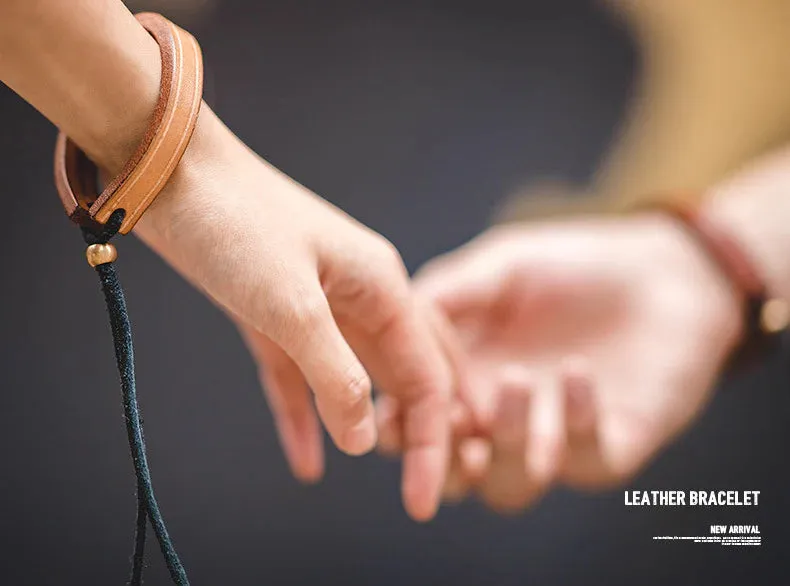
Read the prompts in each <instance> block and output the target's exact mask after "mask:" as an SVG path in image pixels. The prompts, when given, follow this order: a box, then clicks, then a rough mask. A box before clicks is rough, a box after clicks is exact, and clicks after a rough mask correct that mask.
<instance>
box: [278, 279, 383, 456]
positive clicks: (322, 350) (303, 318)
mask: <svg viewBox="0 0 790 586" xmlns="http://www.w3.org/2000/svg"><path fill="white" fill-rule="evenodd" d="M272 301H273V303H276V300H272ZM273 315H274V316H275V319H276V321H277V323H276V324H275V327H273V328H272V329H273V331H274V332H275V333H274V335H272V339H273V341H274V342H276V343H277V344H278V345H279V346H280V347H281V348H282V349H283V350H284V351H285V352H286V353H287V354H288V356H289V357H290V358H291V359H292V360H293V362H294V363H296V365H297V366H298V368H299V370H301V372H302V374H303V375H304V377H305V379H306V381H307V383H308V385H309V386H310V388H312V390H313V393H314V394H315V403H316V406H317V408H318V411H319V413H320V415H321V419H322V421H323V422H324V425H326V428H327V431H328V432H329V434H330V435H331V436H332V439H333V440H334V442H335V445H337V447H338V448H339V449H341V450H343V451H344V452H346V453H348V454H352V455H359V454H364V453H366V452H368V451H370V450H371V449H372V448H373V447H374V446H375V444H376V423H375V419H374V412H373V402H372V400H371V396H370V391H371V383H370V379H369V377H368V375H367V372H366V371H365V369H364V368H363V366H362V364H361V363H360V361H359V360H358V359H357V357H356V355H355V354H354V352H353V351H352V350H351V347H350V346H349V345H348V343H347V342H346V340H345V338H344V337H343V335H342V334H341V333H340V330H339V329H338V326H337V323H336V322H335V319H334V317H333V315H332V312H331V311H330V308H329V303H328V302H327V300H326V298H325V297H324V295H323V292H322V291H321V289H320V286H319V284H318V283H315V284H314V285H313V286H307V287H305V288H304V291H303V293H302V294H301V295H300V298H299V300H298V302H293V301H292V300H291V302H290V303H287V304H285V305H280V308H279V309H275V310H274V311H273Z"/></svg>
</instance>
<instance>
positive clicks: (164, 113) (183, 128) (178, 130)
mask: <svg viewBox="0 0 790 586" xmlns="http://www.w3.org/2000/svg"><path fill="white" fill-rule="evenodd" d="M136 18H137V20H138V21H139V22H140V24H142V25H143V27H145V29H146V30H147V31H148V32H149V33H150V34H151V36H152V37H153V38H154V39H155V40H156V42H157V43H158V45H159V49H160V53H161V56H162V77H161V86H160V91H159V99H158V101H157V104H156V107H155V109H154V114H153V116H152V118H151V121H150V122H149V124H148V128H147V130H146V132H145V135H144V136H143V139H142V141H141V142H140V144H139V146H138V147H137V150H136V151H135V152H134V154H133V155H132V157H131V158H130V159H129V160H128V161H127V163H126V165H125V166H124V168H123V169H122V170H121V172H120V174H118V176H117V177H115V178H114V179H113V180H112V181H110V182H109V183H108V184H107V186H106V187H105V188H104V190H103V191H102V192H101V194H99V193H98V170H97V168H96V165H95V164H94V163H93V162H92V161H91V160H90V159H88V157H87V156H86V155H85V153H83V152H82V151H81V150H80V149H79V148H78V147H77V145H75V144H74V143H73V142H72V141H71V140H70V139H69V138H68V137H67V136H66V135H65V134H64V133H63V132H61V133H59V135H58V139H57V143H56V146H55V185H56V187H57V190H58V194H59V195H60V199H61V202H62V203H63V207H64V208H65V210H66V214H67V215H68V216H69V218H71V219H72V220H73V221H75V222H77V223H78V224H80V225H81V226H83V227H88V228H92V229H94V230H95V229H98V228H99V226H100V225H103V224H105V223H106V222H107V221H108V220H109V218H110V216H111V215H112V214H113V212H115V211H116V210H124V212H125V214H124V218H123V222H122V223H121V227H120V229H119V230H118V231H119V232H120V233H121V234H127V233H128V232H129V231H130V230H131V229H132V228H133V227H134V225H135V223H136V222H137V221H138V220H139V219H140V216H142V214H143V213H144V212H145V210H146V209H148V206H150V205H151V203H152V202H153V201H154V199H155V198H156V196H157V195H158V194H159V192H160V191H161V190H162V189H163V188H164V186H165V184H166V183H167V181H168V179H169V178H170V176H171V175H172V173H173V171H174V170H175V168H176V166H177V165H178V163H179V161H180V160H181V157H182V156H183V154H184V151H185V150H186V148H187V145H188V144H189V141H190V139H191V137H192V133H193V131H194V129H195V124H196V122H197V117H198V113H199V111H200V105H201V102H202V91H203V60H202V55H201V52H200V47H199V45H198V43H197V41H196V40H195V38H194V37H193V36H192V35H190V34H189V33H188V32H186V31H185V30H183V29H181V28H179V27H178V26H176V25H175V24H173V23H172V22H170V21H169V20H167V19H166V18H164V17H163V16H161V15H159V14H154V13H150V12H144V13H140V14H138V15H137V16H136Z"/></svg>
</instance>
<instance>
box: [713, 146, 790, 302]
mask: <svg viewBox="0 0 790 586" xmlns="http://www.w3.org/2000/svg"><path fill="white" fill-rule="evenodd" d="M709 195H710V197H709V199H708V200H706V202H705V203H704V211H705V213H706V214H708V215H709V216H711V217H712V218H714V219H715V220H716V221H717V222H718V223H720V224H722V225H725V226H728V227H729V229H730V231H731V233H732V234H733V235H735V236H736V237H737V238H738V239H739V240H740V241H741V243H742V244H743V245H744V246H745V248H746V251H747V252H748V253H749V254H750V255H751V256H752V260H753V262H754V263H755V264H756V266H757V267H758V268H759V269H760V271H761V273H762V275H763V278H764V279H765V280H766V283H767V285H768V287H769V289H770V292H771V293H772V294H773V295H774V296H779V297H781V298H783V299H785V300H787V301H789V302H790V146H789V147H786V148H784V149H783V150H781V151H778V152H777V153H776V154H773V155H770V156H768V157H766V158H764V159H763V160H761V161H760V162H758V163H757V164H756V165H754V166H752V167H750V168H749V169H748V170H746V171H745V172H743V173H739V174H738V175H736V176H735V177H734V178H733V179H731V180H728V181H726V182H724V183H722V184H721V185H720V186H719V187H716V188H714V189H713V190H712V192H711V193H710V194H709Z"/></svg>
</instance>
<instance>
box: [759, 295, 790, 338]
mask: <svg viewBox="0 0 790 586" xmlns="http://www.w3.org/2000/svg"><path fill="white" fill-rule="evenodd" d="M789 324H790V307H788V305H787V302H786V301H785V300H784V299H769V300H768V301H766V302H765V305H763V309H762V312H760V327H761V328H762V329H763V331H764V332H767V333H769V334H776V333H777V332H781V331H782V330H784V329H785V328H786V327H787V326H788V325H789Z"/></svg>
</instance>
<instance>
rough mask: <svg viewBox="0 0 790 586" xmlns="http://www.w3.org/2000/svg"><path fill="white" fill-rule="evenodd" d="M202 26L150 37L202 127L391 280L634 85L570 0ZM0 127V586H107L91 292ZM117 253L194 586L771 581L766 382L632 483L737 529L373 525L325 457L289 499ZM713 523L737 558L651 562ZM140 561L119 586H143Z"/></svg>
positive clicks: (282, 468)
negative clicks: (391, 248)
mask: <svg viewBox="0 0 790 586" xmlns="http://www.w3.org/2000/svg"><path fill="white" fill-rule="evenodd" d="M139 4H140V5H142V6H145V7H151V6H153V7H154V8H156V4H155V3H148V4H146V3H143V2H140V3H139ZM176 4H178V3H176ZM182 8H183V7H182ZM206 9H207V10H208V12H206V13H205V14H204V16H203V18H199V19H196V20H194V21H184V20H183V19H182V20H179V18H181V17H179V13H178V11H174V12H173V14H170V16H172V17H174V18H175V19H176V20H179V22H182V23H185V24H187V25H188V26H189V27H190V28H191V30H192V31H193V32H194V33H195V34H196V36H197V37H198V39H199V40H200V42H201V44H202V46H203V50H204V54H205V59H206V67H207V82H208V83H207V98H208V100H209V102H210V103H211V105H212V106H213V107H214V108H215V109H216V110H217V112H218V113H219V115H220V116H221V117H222V118H223V119H224V120H225V122H226V123H227V124H228V125H229V126H230V127H231V129H233V130H234V131H235V132H236V133H237V134H239V135H240V137H241V138H242V139H243V140H245V141H246V142H247V143H248V144H249V145H250V146H251V147H252V148H253V149H255V150H256V151H257V152H259V153H260V154H261V155H263V156H264V157H265V158H267V159H268V160H269V161H271V162H272V163H274V164H275V165H277V166H279V167H280V168H282V169H283V170H284V171H286V172H287V173H289V174H291V175H293V176H294V177H296V178H298V179H299V180H300V181H301V182H302V183H304V184H306V185H307V186H309V187H310V188H312V189H313V190H315V191H317V192H318V193H319V194H321V195H323V196H324V197H326V198H327V199H329V200H331V201H332V202H334V203H335V204H337V205H339V206H340V207H342V208H343V209H345V210H346V211H348V212H349V213H351V214H352V215H354V216H356V217H357V218H359V219H360V220H361V221H363V222H365V223H367V224H368V225H370V226H371V227H373V228H374V229H376V230H378V231H380V232H382V233H383V234H384V235H386V236H387V237H388V238H390V239H391V240H392V241H393V242H394V243H395V244H396V245H397V246H398V247H399V248H400V250H401V252H402V254H403V256H404V258H405V260H406V263H407V264H408V266H409V268H410V269H412V270H414V269H416V268H417V267H418V266H419V265H420V264H421V263H423V262H424V261H426V260H427V259H429V258H430V257H432V256H433V255H436V254H438V253H441V252H443V251H446V250H449V249H451V248H453V247H455V246H457V245H459V244H461V243H463V242H464V241H466V240H468V239H469V238H471V237H472V236H474V235H475V234H476V233H478V232H479V231H481V230H482V229H484V228H485V226H486V225H487V222H488V220H489V217H490V214H491V212H492V209H493V207H494V205H495V204H496V203H497V202H498V201H500V200H501V199H502V198H504V197H505V196H507V195H509V194H510V193H512V192H514V191H515V190H517V189H519V187H520V186H521V185H523V184H525V183H527V182H530V181H532V180H534V179H536V178H540V177H559V178H565V179H569V180H572V181H579V182H583V181H585V180H586V179H587V177H588V176H589V175H590V173H591V172H592V171H593V170H594V168H595V166H596V164H597V163H598V160H599V158H600V157H601V156H602V154H603V152H604V151H605V149H606V147H607V145H608V144H609V142H610V141H611V138H612V135H613V132H614V130H615V128H616V127H617V124H618V121H619V120H620V117H621V116H622V113H623V108H624V106H625V104H626V101H627V99H628V97H629V88H630V87H631V84H632V83H633V79H634V75H635V73H636V68H637V66H638V63H637V59H636V58H635V53H634V48H633V45H632V42H631V41H630V39H629V38H628V35H627V34H626V32H625V31H624V30H623V29H622V28H621V27H620V26H619V25H618V24H617V23H616V22H615V21H613V20H612V19H611V18H610V17H609V15H608V14H607V13H606V12H605V11H604V10H602V8H601V7H600V6H598V5H597V4H596V3H594V2H590V1H586V0H540V1H538V0H524V1H521V2H516V1H505V0H488V1H487V2H466V1H460V0H456V1H453V2H451V1H442V2H427V1H425V2H411V1H405V0H402V1H389V2H379V1H368V2H351V1H346V0H331V1H327V0H323V1H320V0H315V1H309V2H308V1H300V2H291V1H287V0H280V1H260V2H247V1H244V0H215V2H213V4H211V5H206ZM164 12H165V14H166V15H167V14H168V13H167V10H164ZM184 18H186V17H184ZM0 122H2V126H1V127H0V128H2V130H0V161H1V162H0V186H2V191H3V201H4V205H5V206H6V208H5V209H6V213H5V214H4V217H5V220H6V222H5V225H4V229H3V230H2V233H1V234H2V235H1V236H0V238H2V242H3V251H4V254H3V255H2V257H0V258H1V259H2V260H1V261H0V262H1V263H2V265H0V274H1V275H2V284H3V287H2V303H0V319H1V320H2V324H3V325H2V334H1V335H2V353H1V354H0V387H1V388H2V393H0V422H1V423H2V425H0V460H1V461H2V464H3V471H2V474H0V519H2V525H0V527H2V529H1V531H2V547H0V583H1V584H9V585H18V584H19V585H21V584H25V585H28V584H29V585H40V586H45V585H50V584H51V585H55V584H58V585H63V584H68V585H71V584H84V585H94V584H97V585H105V584H106V585H111V584H123V583H124V581H125V579H126V578H127V569H128V557H129V555H130V553H131V547H132V541H131V538H132V529H133V524H134V478H133V474H132V467H131V463H130V459H129V456H128V451H127V444H126V437H125V431H124V426H123V420H122V413H121V405H120V396H119V390H118V385H117V375H116V372H115V367H114V358H113V350H112V343H111V338H110V332H109V327H108V324H107V319H106V315H105V310H104V307H103V301H102V298H101V294H100V291H99V286H98V282H97V279H96V276H95V274H93V271H91V270H90V268H89V267H88V266H87V265H86V263H85V261H84V256H83V245H82V242H81V239H80V236H79V233H78V231H77V229H76V228H75V227H74V226H72V225H71V224H69V222H68V221H67V220H66V218H65V216H64V214H63V211H62V208H61V207H60V204H59V202H58V198H57V195H56V193H55V190H54V188H53V186H52V179H51V152H52V145H53V140H54V136H55V130H54V128H52V127H51V126H50V125H49V123H48V122H46V121H45V120H44V119H43V118H42V117H41V116H40V115H38V114H37V113H36V112H35V111H34V110H33V109H32V108H31V107H29V106H28V105H26V104H25V103H24V102H23V101H22V100H21V99H19V98H18V97H16V96H15V95H14V94H13V93H11V92H10V91H9V90H7V89H6V88H4V87H2V88H0ZM217 205H222V201H221V199H219V200H218V201H217ZM120 252H121V257H120V261H119V263H118V266H119V270H120V271H121V277H122V280H123V283H124V285H125V288H126V293H127V297H128V301H129V305H130V311H131V316H132V320H133V325H134V329H135V336H136V353H137V368H138V381H139V394H140V400H141V404H142V408H143V413H144V415H145V424H146V432H147V439H148V446H149V454H150V459H151V464H152V467H153V475H154V482H155V486H156V488H157V491H158V497H159V500H160V504H161V506H162V507H163V510H164V513H165V517H166V519H167V521H168V525H169V528H170V531H171V534H172V535H173V536H174V539H175V541H176V544H177V546H178V549H179V551H180V553H181V555H182V559H183V561H184V563H185V565H186V567H187V569H188V570H189V572H190V577H191V579H192V582H193V583H194V584H196V585H201V584H212V585H225V584H228V585H240V586H241V585H253V584H256V585H257V584H305V585H313V584H329V583H343V584H346V585H347V586H356V585H362V584H366V585H367V584H375V585H378V586H384V585H390V584H392V585H395V584H398V585H400V584H418V585H422V584H426V585H428V584H430V585H434V584H448V585H457V586H465V585H478V584H480V585H499V584H501V585H509V584H513V585H516V584H518V585H524V584H540V585H543V586H554V585H567V586H582V585H585V586H586V585H619V584H626V585H630V584H642V585H699V584H725V585H728V584H759V585H763V584H765V585H774V584H788V583H790V581H788V577H790V560H789V559H788V557H787V555H786V553H785V551H784V550H785V549H786V547H787V546H788V545H790V540H789V539H788V533H787V530H786V525H787V523H788V521H790V498H788V494H790V476H789V475H788V473H787V471H786V467H787V462H788V458H787V455H786V454H787V449H786V446H787V445H788V443H789V442H790V429H789V428H788V425H787V424H788V422H790V399H789V398H788V394H787V390H788V388H789V387H790V380H788V376H787V374H786V372H787V369H786V368H784V367H783V366H782V364H781V362H780V361H778V360H776V361H773V362H772V363H771V364H768V365H766V366H764V367H763V368H760V369H758V372H756V373H755V374H754V375H751V376H748V377H745V378H744V379H742V380H741V381H738V383H737V384H728V385H725V386H724V387H723V388H722V389H721V390H720V392H719V393H718V395H717V397H716V399H715V401H714V403H713V405H712V407H711V408H710V409H709V410H708V412H707V413H706V415H705V416H704V417H703V419H702V420H701V421H700V422H699V424H698V425H697V427H696V428H695V429H694V430H693V431H692V432H691V433H690V434H689V435H687V436H686V437H684V438H682V439H681V441H680V442H678V443H677V444H676V445H674V446H673V447H672V448H671V449H669V451H668V452H666V453H665V454H664V455H663V456H662V457H661V458H660V459H659V460H658V461H657V462H656V463H655V464H654V465H653V466H652V467H651V468H650V469H649V470H647V471H646V472H645V474H644V475H642V476H641V477H640V478H639V479H637V480H636V481H635V483H634V485H633V488H644V489H682V490H691V489H709V490H713V489H716V490H718V489H748V490H760V491H762V493H761V499H760V506H759V508H757V509H754V508H750V509H745V510H737V509H718V510H715V509H707V510H706V509H704V508H677V509H673V508H658V507H656V508H653V507H631V508H629V507H625V506H624V504H623V493H622V491H621V490H617V491H614V492H612V493H608V494H599V495H582V494H577V493H569V492H563V491H556V492H554V493H552V494H551V495H549V496H548V497H547V498H546V499H545V500H544V501H543V502H542V503H541V504H540V505H539V506H538V507H536V508H535V509H533V510H531V511H528V512H526V513H525V514H523V515H520V516H518V517H514V518H502V517H498V516H496V515H495V514H493V513H490V512H488V511H486V510H484V509H483V508H482V507H480V506H478V505H477V504H475V503H473V502H471V503H466V504H463V505H460V506H455V507H448V508H444V509H443V510H442V511H441V512H440V514H439V516H438V518H437V519H436V520H435V521H434V522H432V523H430V524H428V525H424V526H420V525H417V524H415V523H413V522H411V521H410V520H409V519H408V518H407V517H406V515H405V513H404V512H403V510H402V508H401V504H400V496H399V469H398V464H397V463H396V462H390V461H384V460H381V459H379V458H378V457H376V456H368V457H365V458H362V459H351V458H348V457H344V456H342V455H340V454H338V453H337V452H336V451H335V450H334V449H333V448H332V449H330V450H329V452H330V453H329V462H328V472H327V476H326V478H325V480H324V481H323V482H322V483H321V484H320V485H318V486H315V487H302V486H300V485H298V484H297V482H296V481H294V480H293V479H292V478H291V477H290V475H289V473H288V470H287V468H286V465H285V462H284V460H283V457H282V455H281V453H280V449H279V447H278V445H277V440H276V437H275V433H274V430H273V426H272V423H271V418H270V414H269V412H268V409H267V407H266V404H265V401H264V399H263V398H262V395H261V393H260V391H259V388H258V383H257V376H256V372H255V369H254V367H253V364H252V362H251V360H250V359H249V357H248V356H247V354H246V352H245V349H244V347H243V345H242V343H241V341H240V340H239V338H238V336H237V335H236V332H235V331H234V329H233V328H232V326H231V325H230V323H229V322H227V321H226V320H225V319H224V317H223V316H222V315H221V314H220V313H219V312H218V311H216V310H215V309H214V308H213V307H212V306H211V305H210V304H209V303H208V302H207V301H206V300H205V299H204V298H203V297H202V296H201V295H200V294H199V293H197V292H196V291H194V290H192V289H191V288H190V287H189V286H188V285H187V284H185V283H184V282H183V281H182V280H181V279H180V278H179V277H178V276H177V275H176V274H174V273H173V272H171V271H170V270H169V269H168V268H167V267H166V266H165V265H164V264H163V263H162V262H161V261H160V260H159V259H158V258H157V257H155V256H154V255H153V254H152V253H151V252H150V251H148V250H147V249H146V248H145V247H144V246H143V245H142V244H140V243H139V242H138V241H136V240H135V239H134V238H131V237H130V238H128V239H124V240H123V242H122V243H121V245H120ZM739 521H741V522H744V523H749V524H754V523H759V524H760V528H761V530H762V535H763V542H764V544H763V546H762V547H760V548H751V549H747V548H724V547H721V546H716V545H695V544H690V543H687V542H680V543H667V542H663V543H662V542H655V541H653V540H652V537H653V536H654V535H664V534H672V535H706V534H707V533H708V525H710V524H711V523H727V524H729V523H737V522H739ZM154 550H155V544H154V543H153V542H152V543H151V551H154ZM151 559H152V560H153V561H152V567H151V569H150V571H149V573H148V579H147V581H146V583H148V584H165V583H167V575H166V572H165V571H164V567H163V564H162V563H161V562H160V561H159V559H158V556H157V555H152V556H151Z"/></svg>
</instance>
